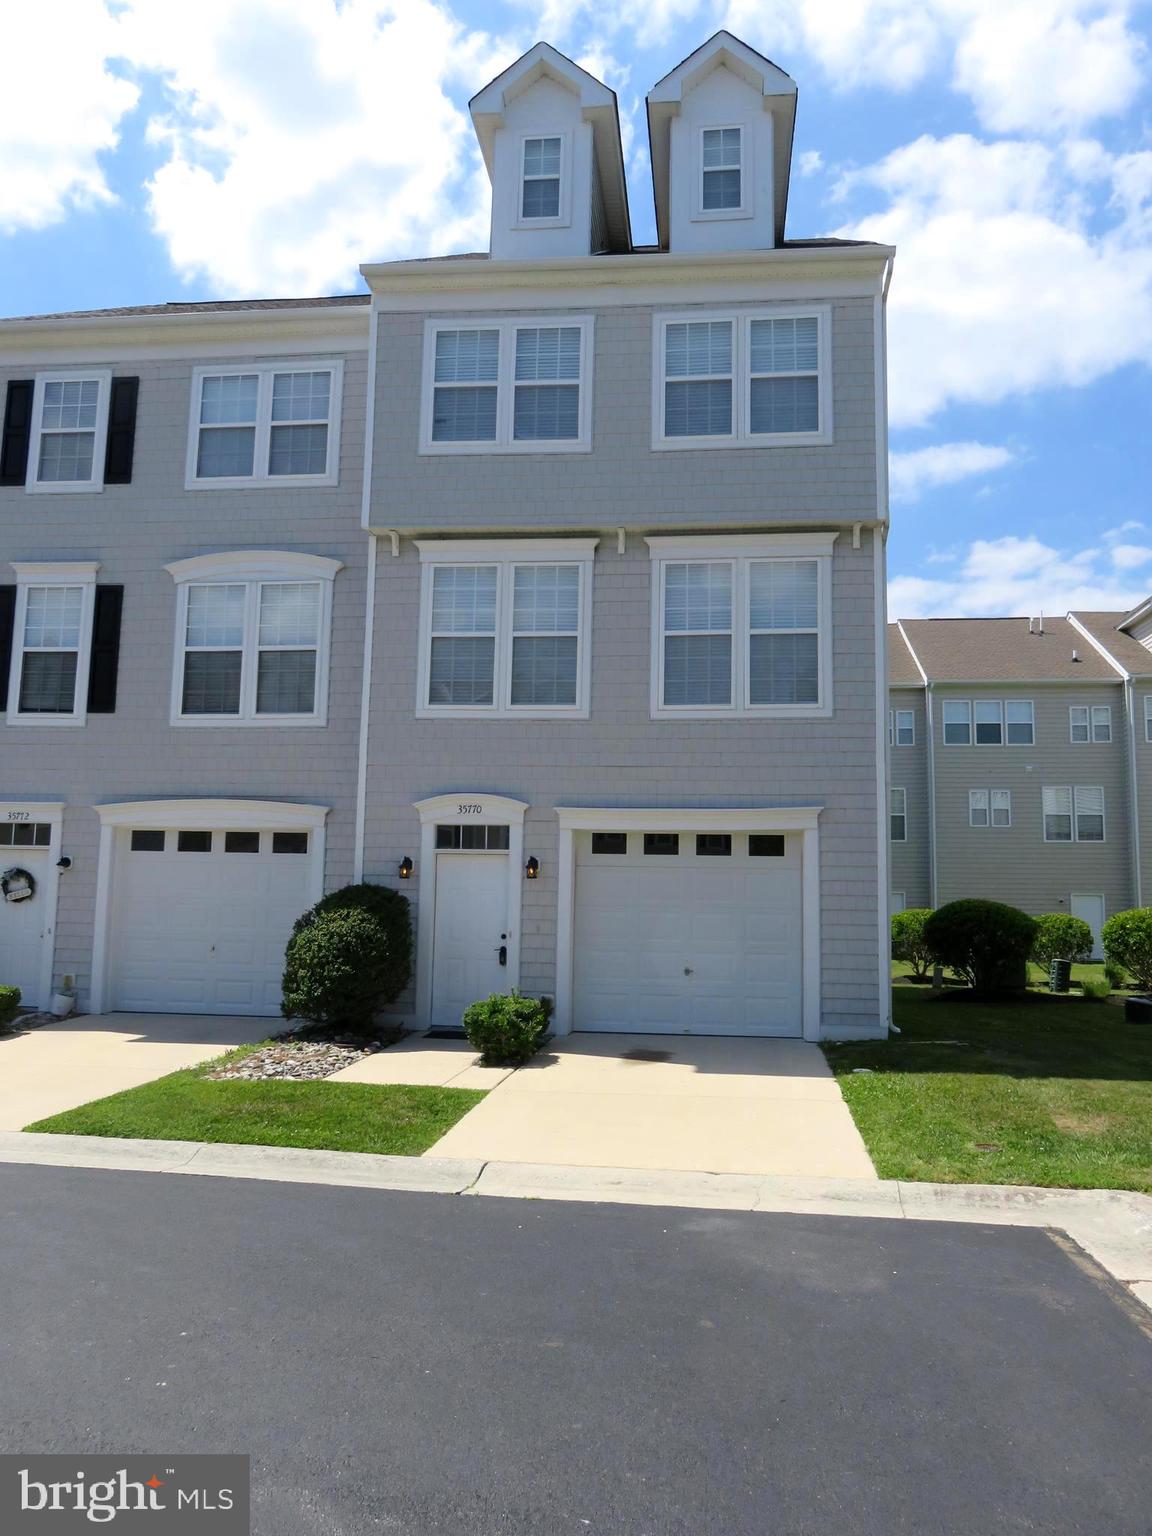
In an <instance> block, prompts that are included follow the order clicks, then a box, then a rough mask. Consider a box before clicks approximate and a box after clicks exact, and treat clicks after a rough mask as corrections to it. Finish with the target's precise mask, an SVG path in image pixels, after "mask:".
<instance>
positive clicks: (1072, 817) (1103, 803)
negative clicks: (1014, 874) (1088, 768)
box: [1040, 784, 1108, 847]
mask: <svg viewBox="0 0 1152 1536" xmlns="http://www.w3.org/2000/svg"><path fill="white" fill-rule="evenodd" d="M1085 790H1098V791H1099V794H1100V811H1099V816H1100V831H1101V835H1100V836H1099V837H1081V836H1080V817H1081V816H1082V815H1084V816H1095V815H1096V814H1097V812H1095V811H1081V809H1080V806H1079V796H1080V795H1081V793H1082V792H1083V791H1085ZM1062 791H1063V792H1066V793H1067V795H1068V815H1069V821H1070V822H1071V828H1070V831H1071V835H1070V836H1069V837H1049V836H1048V817H1049V816H1062V815H1063V814H1064V812H1063V811H1048V810H1046V809H1045V801H1044V797H1045V796H1046V795H1048V794H1050V793H1060V792H1062ZM1040 828H1041V832H1042V833H1043V837H1044V841H1045V842H1046V843H1063V844H1065V845H1068V844H1071V843H1087V844H1088V845H1089V846H1090V847H1101V846H1103V844H1104V843H1106V842H1107V841H1108V796H1107V794H1106V793H1105V786H1104V785H1102V784H1042V785H1041V786H1040Z"/></svg>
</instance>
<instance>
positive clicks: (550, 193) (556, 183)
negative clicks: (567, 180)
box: [520, 176, 560, 219]
mask: <svg viewBox="0 0 1152 1536" xmlns="http://www.w3.org/2000/svg"><path fill="white" fill-rule="evenodd" d="M559 216H560V178H559V177H558V176H546V177H539V178H537V179H536V180H534V181H526V182H525V183H524V196H523V200H522V201H521V204H520V217H521V218H522V219H555V218H559Z"/></svg>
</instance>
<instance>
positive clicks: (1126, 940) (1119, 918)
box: [1104, 907, 1152, 992]
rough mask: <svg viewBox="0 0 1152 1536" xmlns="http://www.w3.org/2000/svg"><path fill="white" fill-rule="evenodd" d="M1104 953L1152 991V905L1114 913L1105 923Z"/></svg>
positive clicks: (1146, 988) (1140, 986) (1138, 982)
mask: <svg viewBox="0 0 1152 1536" xmlns="http://www.w3.org/2000/svg"><path fill="white" fill-rule="evenodd" d="M1104 953H1105V954H1106V955H1107V957H1108V959H1109V960H1110V961H1111V962H1112V963H1113V964H1114V965H1122V966H1123V967H1124V969H1125V970H1126V971H1127V972H1128V974H1129V975H1130V976H1131V977H1132V978H1133V980H1134V981H1135V982H1136V985H1137V986H1138V987H1139V988H1140V989H1141V990H1142V991H1144V992H1150V991H1152V907H1133V908H1132V909H1131V911H1128V912H1116V913H1114V914H1113V915H1112V916H1111V917H1110V918H1109V919H1108V921H1107V922H1106V923H1105V924H1104Z"/></svg>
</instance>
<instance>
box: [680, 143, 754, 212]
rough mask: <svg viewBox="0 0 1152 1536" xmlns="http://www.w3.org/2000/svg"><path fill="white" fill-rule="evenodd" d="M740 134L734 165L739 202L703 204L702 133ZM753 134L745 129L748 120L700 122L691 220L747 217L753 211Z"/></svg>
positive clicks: (728, 168)
mask: <svg viewBox="0 0 1152 1536" xmlns="http://www.w3.org/2000/svg"><path fill="white" fill-rule="evenodd" d="M733 129H736V131H737V132H738V133H739V135H740V162H739V164H738V165H737V166H736V167H735V169H736V170H738V171H739V173H740V202H739V203H738V204H737V206H736V207H735V208H705V206H704V170H705V167H704V135H705V134H706V133H724V132H728V133H731V132H732V130H733ZM753 144H754V136H753V135H752V134H750V133H749V132H748V124H747V123H702V124H701V125H700V126H699V127H698V128H697V130H696V206H695V211H694V212H693V213H692V214H690V215H689V218H690V222H691V223H693V224H703V223H713V222H715V221H716V220H718V219H750V218H752V216H753V213H754V211H755V209H754V202H755V196H756V183H755V181H754V180H753V175H752V155H753ZM712 169H713V170H732V169H733V167H732V166H716V167H713V168H712Z"/></svg>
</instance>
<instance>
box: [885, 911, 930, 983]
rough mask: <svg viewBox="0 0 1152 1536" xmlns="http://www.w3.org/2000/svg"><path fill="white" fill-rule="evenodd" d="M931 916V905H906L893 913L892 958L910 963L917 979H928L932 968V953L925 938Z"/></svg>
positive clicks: (906, 963)
mask: <svg viewBox="0 0 1152 1536" xmlns="http://www.w3.org/2000/svg"><path fill="white" fill-rule="evenodd" d="M931 916H932V908H931V907H906V908H905V910H904V911H903V912H893V914H892V958H893V960H902V961H903V962H904V963H905V965H910V966H911V967H912V975H913V976H914V977H915V978H916V980H917V981H926V980H927V978H928V972H929V971H930V970H931V969H932V954H931V951H930V950H929V948H928V945H927V944H926V943H925V940H924V925H925V923H926V922H927V921H928V919H929V918H930V917H931Z"/></svg>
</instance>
